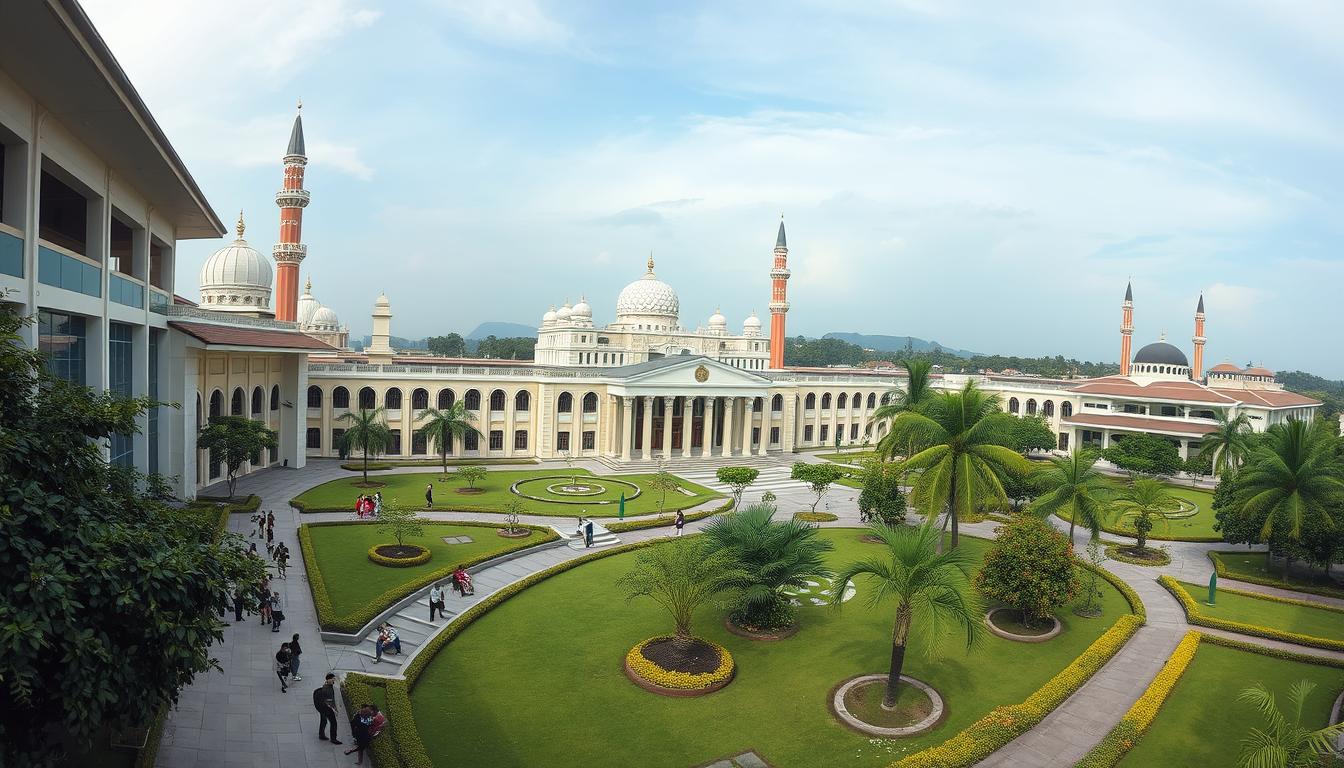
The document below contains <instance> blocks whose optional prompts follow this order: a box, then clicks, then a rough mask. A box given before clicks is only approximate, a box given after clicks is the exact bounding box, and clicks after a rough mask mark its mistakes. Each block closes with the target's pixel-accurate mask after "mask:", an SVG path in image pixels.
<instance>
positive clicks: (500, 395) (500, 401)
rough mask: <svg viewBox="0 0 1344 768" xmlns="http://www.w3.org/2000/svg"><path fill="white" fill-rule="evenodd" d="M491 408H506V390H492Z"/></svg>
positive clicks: (500, 409)
mask: <svg viewBox="0 0 1344 768" xmlns="http://www.w3.org/2000/svg"><path fill="white" fill-rule="evenodd" d="M490 410H492V411H502V410H504V390H502V389H496V390H492V391H491V392H490Z"/></svg>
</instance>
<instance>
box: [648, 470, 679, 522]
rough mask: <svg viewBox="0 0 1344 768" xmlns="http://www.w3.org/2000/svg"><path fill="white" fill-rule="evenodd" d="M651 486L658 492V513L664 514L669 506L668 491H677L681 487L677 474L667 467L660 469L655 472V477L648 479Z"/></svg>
mask: <svg viewBox="0 0 1344 768" xmlns="http://www.w3.org/2000/svg"><path fill="white" fill-rule="evenodd" d="M648 484H649V488H650V489H652V490H654V491H657V492H658V514H659V515H662V514H663V510H664V509H666V507H667V492H668V491H673V492H675V491H676V490H677V489H678V488H680V487H681V483H680V481H678V480H677V476H676V475H674V474H672V473H671V472H668V471H667V470H665V469H660V470H658V471H657V472H656V473H654V475H653V477H651V478H649V479H648Z"/></svg>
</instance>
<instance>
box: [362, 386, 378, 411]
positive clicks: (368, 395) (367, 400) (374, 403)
mask: <svg viewBox="0 0 1344 768" xmlns="http://www.w3.org/2000/svg"><path fill="white" fill-rule="evenodd" d="M377 407H378V396H377V395H375V394H374V393H373V387H364V388H363V389H361V390H359V409H360V410H361V411H372V410H373V409H374V408H377Z"/></svg>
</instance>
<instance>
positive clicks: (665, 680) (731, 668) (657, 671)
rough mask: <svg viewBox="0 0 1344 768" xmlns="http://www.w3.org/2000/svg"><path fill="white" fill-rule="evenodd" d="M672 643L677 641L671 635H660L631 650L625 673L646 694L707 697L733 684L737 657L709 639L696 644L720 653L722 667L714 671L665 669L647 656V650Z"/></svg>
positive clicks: (626, 658) (627, 656)
mask: <svg viewBox="0 0 1344 768" xmlns="http://www.w3.org/2000/svg"><path fill="white" fill-rule="evenodd" d="M672 640H673V638H672V637H671V636H670V635H660V636H658V637H651V638H649V639H647V640H645V641H643V642H641V643H639V644H638V645H636V646H635V647H634V648H631V649H630V652H629V653H627V654H626V655H625V674H626V675H627V676H628V677H629V678H630V680H631V682H633V683H635V685H638V686H639V687H641V688H643V689H644V690H646V691H651V692H653V693H659V694H662V695H664V696H704V695H706V694H710V693H713V692H715V691H717V690H719V689H721V688H723V687H724V686H726V685H728V683H730V682H732V680H733V675H734V674H736V673H737V666H736V665H735V664H734V663H733V655H732V654H731V653H729V652H728V649H727V648H724V647H723V646H721V645H719V644H718V643H711V642H709V641H708V640H702V639H700V638H695V641H696V642H698V643H703V644H704V645H706V646H708V647H709V648H712V649H713V650H715V651H717V652H718V654H719V664H718V667H717V668H715V669H714V670H713V671H710V672H703V673H694V672H678V671H675V670H670V669H664V668H663V667H662V666H660V665H659V664H658V663H657V662H654V661H653V660H651V659H649V658H647V657H646V656H645V649H646V648H647V647H649V646H651V645H655V644H658V643H666V642H671V641H672Z"/></svg>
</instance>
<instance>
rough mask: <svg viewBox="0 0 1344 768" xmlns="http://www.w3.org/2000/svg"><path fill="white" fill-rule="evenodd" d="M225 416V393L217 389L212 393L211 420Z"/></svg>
mask: <svg viewBox="0 0 1344 768" xmlns="http://www.w3.org/2000/svg"><path fill="white" fill-rule="evenodd" d="M223 415H224V393H223V392H220V391H219V390H218V389H216V390H215V391H214V392H211V393H210V418H212V419H217V418H219V417H220V416H223Z"/></svg>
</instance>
